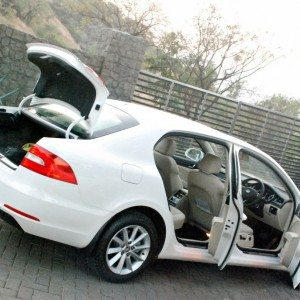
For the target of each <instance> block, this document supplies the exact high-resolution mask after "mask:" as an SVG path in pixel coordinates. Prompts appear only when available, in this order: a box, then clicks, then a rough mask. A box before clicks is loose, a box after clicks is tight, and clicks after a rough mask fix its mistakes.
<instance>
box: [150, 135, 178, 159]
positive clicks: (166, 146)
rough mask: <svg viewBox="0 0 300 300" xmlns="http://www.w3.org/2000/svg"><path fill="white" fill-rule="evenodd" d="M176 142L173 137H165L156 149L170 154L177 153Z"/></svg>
mask: <svg viewBox="0 0 300 300" xmlns="http://www.w3.org/2000/svg"><path fill="white" fill-rule="evenodd" d="M176 147H177V146H176V142H175V141H174V140H172V139H171V138H165V139H163V140H161V141H160V142H159V143H158V144H157V145H156V147H155V151H157V152H159V153H161V154H164V155H168V156H173V155H174V154H175V153H176Z"/></svg>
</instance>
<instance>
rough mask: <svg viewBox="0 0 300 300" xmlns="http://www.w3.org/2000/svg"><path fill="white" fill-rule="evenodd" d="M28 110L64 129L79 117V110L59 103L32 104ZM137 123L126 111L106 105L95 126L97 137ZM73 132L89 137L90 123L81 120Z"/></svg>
mask: <svg viewBox="0 0 300 300" xmlns="http://www.w3.org/2000/svg"><path fill="white" fill-rule="evenodd" d="M28 111H29V112H30V113H32V114H34V115H36V116H38V117H40V118H41V119H43V120H45V121H47V122H49V123H51V124H53V125H56V126H58V127H60V128H62V129H64V130H67V129H68V127H69V126H70V124H71V123H72V122H74V121H75V120H77V119H78V113H77V112H75V111H74V110H72V109H71V108H68V107H65V106H63V105H60V104H57V103H43V104H35V105H32V106H30V107H29V108H28ZM137 124H138V123H137V121H136V120H135V119H133V118H132V117H130V116H129V115H128V114H126V113H125V112H123V111H121V110H119V109H117V108H115V107H113V106H110V105H104V106H103V108H102V111H101V116H100V118H99V119H98V122H97V124H96V126H95V130H94V131H95V137H98V136H101V135H105V134H109V133H113V132H117V131H120V130H123V129H126V128H129V127H132V126H135V125H137ZM72 133H74V134H76V135H78V136H80V137H89V126H88V123H87V122H86V121H85V120H83V121H81V122H79V123H78V124H76V125H75V126H74V127H73V129H72Z"/></svg>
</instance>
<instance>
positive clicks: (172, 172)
mask: <svg viewBox="0 0 300 300" xmlns="http://www.w3.org/2000/svg"><path fill="white" fill-rule="evenodd" d="M175 152H176V142H175V141H174V140H173V139H171V138H165V139H163V140H161V141H160V142H159V143H158V144H157V145H156V147H155V149H154V160H155V163H156V166H157V169H158V171H159V173H160V175H161V177H162V180H163V183H164V186H165V190H166V194H167V197H168V198H170V197H171V196H172V195H174V194H175V193H176V192H178V191H179V190H181V189H182V188H183V184H182V181H181V179H180V177H179V170H178V166H177V163H176V161H175V159H174V158H173V157H172V156H173V155H174V154H175Z"/></svg>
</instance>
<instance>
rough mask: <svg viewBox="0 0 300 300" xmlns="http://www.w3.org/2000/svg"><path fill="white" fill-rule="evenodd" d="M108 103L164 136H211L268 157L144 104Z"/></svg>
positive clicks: (209, 129)
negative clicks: (187, 134) (159, 131)
mask: <svg viewBox="0 0 300 300" xmlns="http://www.w3.org/2000/svg"><path fill="white" fill-rule="evenodd" d="M106 103H107V104H109V105H112V106H114V107H117V108H119V109H121V110H123V111H124V112H126V113H127V114H129V115H131V116H132V117H134V118H135V119H136V120H137V121H138V122H139V123H140V124H141V125H143V126H147V127H148V126H149V125H150V126H151V128H152V129H153V130H155V129H156V130H161V131H162V135H163V134H165V133H167V132H169V131H185V132H190V133H199V134H204V135H209V136H211V137H216V138H218V139H221V140H225V141H228V142H230V143H233V144H236V145H239V146H242V147H243V148H248V149H250V150H253V151H255V152H260V153H261V154H264V155H266V154H265V153H264V152H262V151H261V150H259V149H258V148H257V147H255V146H253V145H251V144H249V143H247V142H245V141H243V140H241V139H238V138H235V137H233V136H230V135H228V134H226V133H223V132H221V131H218V130H216V129H213V128H211V127H209V126H206V125H204V124H202V123H200V122H196V121H192V120H189V119H187V118H184V117H180V116H177V115H175V114H172V113H169V112H165V111H162V110H159V109H155V108H151V107H147V106H146V105H142V104H136V103H132V102H125V101H119V100H112V99H108V100H107V102H106Z"/></svg>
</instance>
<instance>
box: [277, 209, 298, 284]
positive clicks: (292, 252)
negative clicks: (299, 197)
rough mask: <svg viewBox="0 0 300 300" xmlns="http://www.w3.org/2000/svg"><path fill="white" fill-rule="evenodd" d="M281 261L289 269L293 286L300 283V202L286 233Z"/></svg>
mask: <svg viewBox="0 0 300 300" xmlns="http://www.w3.org/2000/svg"><path fill="white" fill-rule="evenodd" d="M280 261H281V263H282V264H283V265H284V266H285V267H286V268H287V269H288V271H289V273H290V275H291V278H292V281H293V286H294V288H296V287H297V286H299V284H300V204H299V205H298V208H297V210H296V213H295V216H294V218H293V221H292V223H291V226H290V228H289V230H288V231H287V232H286V233H285V234H284V245H283V248H282V251H281V253H280Z"/></svg>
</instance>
